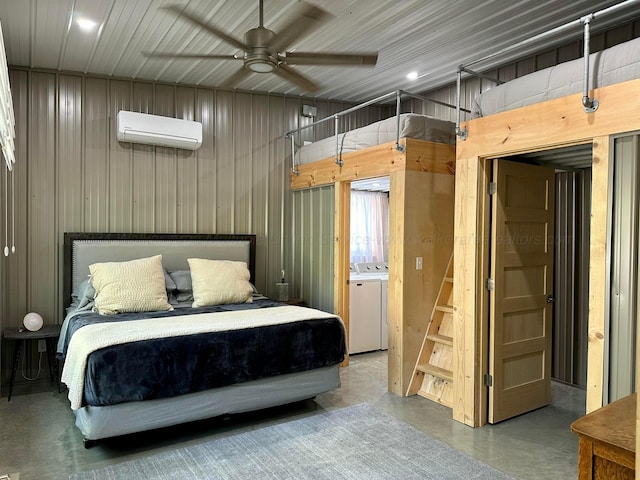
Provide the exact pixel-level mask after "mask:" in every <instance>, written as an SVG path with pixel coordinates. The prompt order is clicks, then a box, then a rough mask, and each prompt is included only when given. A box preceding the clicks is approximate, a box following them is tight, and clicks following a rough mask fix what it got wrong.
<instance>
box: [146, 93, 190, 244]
mask: <svg viewBox="0 0 640 480" xmlns="http://www.w3.org/2000/svg"><path fill="white" fill-rule="evenodd" d="M154 100H155V101H154V109H153V112H152V113H153V114H154V115H161V116H164V117H175V102H176V99H175V87H173V86H172V85H156V86H155V92H154ZM191 155H195V153H193V152H191ZM154 173H155V191H154V198H153V200H154V210H155V215H154V226H153V229H154V231H156V232H169V233H174V232H175V231H176V173H177V172H176V149H175V148H169V147H155V165H154Z"/></svg>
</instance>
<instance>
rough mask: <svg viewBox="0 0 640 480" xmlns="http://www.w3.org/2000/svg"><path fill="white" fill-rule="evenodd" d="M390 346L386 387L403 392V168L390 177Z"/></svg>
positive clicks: (398, 392) (388, 318)
mask: <svg viewBox="0 0 640 480" xmlns="http://www.w3.org/2000/svg"><path fill="white" fill-rule="evenodd" d="M389 184H390V187H389V283H388V296H389V298H388V304H389V312H388V317H387V320H388V322H389V350H388V352H387V371H388V374H387V389H388V390H389V391H390V392H391V393H395V394H396V395H403V394H404V393H405V392H406V389H403V388H402V343H403V338H404V328H403V324H402V323H403V318H404V308H405V304H404V281H403V279H404V273H405V272H404V269H405V262H404V198H405V188H406V187H405V175H404V172H393V173H391V175H390V181H389Z"/></svg>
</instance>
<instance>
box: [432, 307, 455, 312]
mask: <svg viewBox="0 0 640 480" xmlns="http://www.w3.org/2000/svg"><path fill="white" fill-rule="evenodd" d="M436 310H437V311H439V312H444V313H453V306H451V305H436Z"/></svg>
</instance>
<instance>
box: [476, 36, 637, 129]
mask: <svg viewBox="0 0 640 480" xmlns="http://www.w3.org/2000/svg"><path fill="white" fill-rule="evenodd" d="M589 76H590V80H589V89H590V90H592V89H594V88H600V87H605V86H607V85H613V84H615V83H620V82H624V81H627V80H633V79H635V78H640V38H636V39H634V40H630V41H628V42H625V43H621V44H619V45H616V46H614V47H611V48H608V49H606V50H603V51H600V52H596V53H592V54H591V55H590V56H589ZM583 77H584V59H583V58H579V59H576V60H572V61H570V62H564V63H561V64H559V65H555V66H553V67H549V68H545V69H544V70H539V71H537V72H533V73H530V74H528V75H525V76H523V77H520V78H516V79H515V80H511V81H510V82H507V83H503V84H502V85H498V86H496V87H493V88H492V89H491V90H488V91H486V92H483V93H482V94H480V95H478V96H477V97H476V98H475V100H474V102H473V105H472V107H471V116H472V118H478V117H483V116H487V115H492V114H494V113H499V112H504V111H507V110H511V109H513V108H518V107H524V106H527V105H532V104H534V103H538V102H544V101H546V100H552V99H554V98H560V97H564V96H566V95H571V94H574V93H580V92H582V91H583V89H584V79H583Z"/></svg>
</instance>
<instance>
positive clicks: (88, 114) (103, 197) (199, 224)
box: [1, 68, 346, 364]
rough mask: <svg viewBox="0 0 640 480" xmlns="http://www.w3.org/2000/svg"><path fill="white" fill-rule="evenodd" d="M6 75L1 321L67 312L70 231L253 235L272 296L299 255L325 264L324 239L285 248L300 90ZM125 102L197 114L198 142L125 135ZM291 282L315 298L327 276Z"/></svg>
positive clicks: (262, 285) (265, 288) (260, 274)
mask: <svg viewBox="0 0 640 480" xmlns="http://www.w3.org/2000/svg"><path fill="white" fill-rule="evenodd" d="M11 83H12V90H13V96H14V104H15V111H16V122H17V123H16V135H17V138H16V145H17V148H16V155H17V158H18V164H17V168H16V231H15V236H16V247H17V252H16V253H15V254H14V255H11V256H10V257H9V258H7V259H5V260H3V261H2V277H3V279H4V281H3V283H2V285H3V291H2V294H3V295H2V306H1V307H2V311H3V315H2V320H1V322H2V325H1V326H2V327H9V326H17V325H18V324H19V323H20V322H21V320H22V317H23V316H24V314H25V313H27V312H29V311H36V312H39V313H40V314H42V316H43V317H44V319H45V322H46V323H60V322H61V321H62V317H63V312H62V307H63V305H62V303H63V302H62V298H61V296H62V275H63V272H62V240H63V235H64V232H65V231H96V232H97V231H103V232H195V233H210V232H217V233H255V234H256V235H257V259H256V263H257V264H256V270H257V272H256V283H257V287H258V289H259V290H260V291H261V292H264V293H265V294H267V295H274V294H275V284H276V282H277V281H279V278H280V270H281V269H282V268H284V269H285V270H286V271H291V270H292V266H291V265H292V263H291V262H294V261H295V262H298V263H299V262H302V261H311V262H316V261H317V262H319V264H322V265H323V267H322V268H321V270H320V273H318V272H315V273H314V274H320V275H323V276H326V272H327V271H328V272H331V274H332V272H333V267H332V265H331V264H330V263H329V264H326V265H325V261H326V260H327V257H326V256H327V255H332V250H331V248H329V249H327V248H318V247H319V245H317V244H316V245H315V247H314V249H313V250H310V251H308V252H307V253H306V254H305V255H307V254H308V255H310V256H313V259H312V260H307V259H306V258H305V257H304V256H303V257H294V256H293V255H291V254H290V252H291V245H292V243H293V242H292V240H291V233H292V226H291V225H292V224H291V195H290V192H289V187H288V185H289V178H288V171H289V166H290V164H291V162H290V152H289V146H288V143H287V142H286V141H285V139H284V138H283V132H284V131H286V130H289V129H292V128H295V127H297V126H298V125H299V122H300V121H301V117H300V115H299V112H300V110H301V105H302V103H305V100H304V99H302V98H299V97H295V98H294V97H285V96H281V95H268V94H252V93H241V92H229V91H220V90H214V89H206V88H198V87H188V86H176V85H165V84H157V83H151V82H143V81H135V80H126V79H111V78H101V77H94V76H88V75H81V74H66V73H59V72H48V71H38V70H29V69H17V68H16V69H12V70H11ZM313 103H314V104H316V105H317V106H318V107H319V110H325V111H327V110H329V109H333V108H335V107H336V106H335V104H334V103H333V102H322V101H319V100H315V101H314V102H313ZM340 107H345V108H346V106H343V105H340ZM121 109H127V110H135V111H141V112H146V113H155V114H160V115H169V116H177V117H179V118H188V119H194V120H198V121H200V122H202V123H203V127H204V135H203V137H204V138H203V145H202V148H200V149H199V150H197V151H195V152H191V151H186V150H177V149H172V148H164V147H153V146H148V145H139V144H130V143H120V142H118V141H117V140H116V138H115V131H116V114H117V112H118V111H119V110H121ZM331 212H332V210H331ZM332 218H333V217H332V216H331V221H328V220H326V219H325V220H320V216H318V217H317V221H318V222H320V224H317V225H315V227H314V228H315V229H316V231H317V230H318V229H326V228H327V227H328V228H331V229H332V228H333V226H332V221H333V220H332ZM323 222H325V223H326V222H328V223H326V225H324V224H323ZM329 233H330V232H329ZM330 240H331V234H330V235H329V240H328V242H329V244H331V241H330ZM325 247H326V246H325ZM327 252H329V253H327ZM316 255H317V257H316ZM328 260H329V262H330V261H331V259H330V257H329V258H328ZM298 268H299V267H298ZM305 272H307V270H305ZM302 278H303V277H301V280H302ZM304 278H307V277H304ZM289 282H290V283H291V287H292V289H293V290H294V291H296V292H301V291H302V290H304V295H305V296H306V297H308V298H309V301H310V302H311V301H312V302H316V301H317V299H318V298H324V297H326V290H327V288H328V289H329V290H330V291H331V293H332V287H330V286H329V287H327V286H324V287H322V288H320V290H318V291H316V290H315V289H311V288H310V287H309V284H308V283H307V284H305V286H304V287H303V286H301V285H297V283H296V282H297V279H296V278H295V277H294V276H290V277H289ZM330 296H331V295H330ZM330 296H329V297H330ZM305 299H306V298H305ZM320 304H321V305H324V306H327V305H332V299H331V298H329V299H328V300H323V301H322V302H320ZM3 364H6V362H3Z"/></svg>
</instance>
